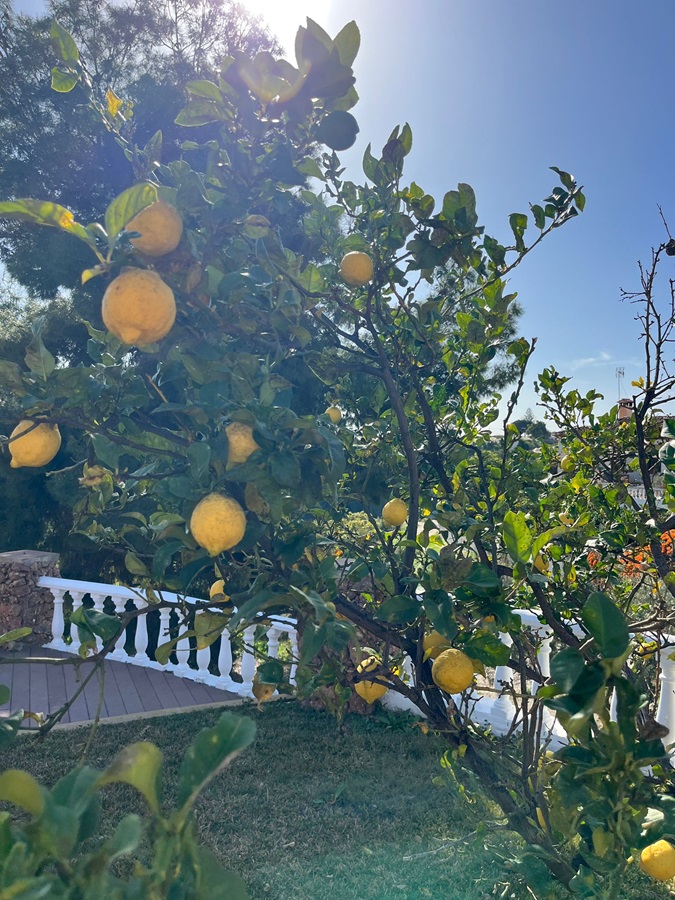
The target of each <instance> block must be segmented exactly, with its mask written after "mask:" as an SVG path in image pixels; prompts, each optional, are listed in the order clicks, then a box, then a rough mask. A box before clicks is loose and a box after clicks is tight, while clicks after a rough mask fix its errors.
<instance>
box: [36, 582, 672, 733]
mask: <svg viewBox="0 0 675 900" xmlns="http://www.w3.org/2000/svg"><path fill="white" fill-rule="evenodd" d="M38 584H39V586H40V587H45V588H48V589H49V590H50V591H51V593H52V596H53V598H54V612H53V616H52V639H51V641H49V643H48V644H46V645H45V646H46V647H49V648H50V649H52V650H58V651H61V652H66V653H75V654H76V653H77V652H78V650H79V647H80V640H79V635H78V631H77V627H76V626H75V625H71V626H70V640H69V641H67V640H66V637H65V615H64V598H65V596H66V594H68V595H69V596H70V598H71V600H72V604H73V611H75V610H77V609H78V608H79V607H80V606H81V605H82V602H83V600H84V598H85V597H87V596H89V597H90V598H91V601H92V604H93V608H94V609H95V610H98V611H99V612H103V610H104V603H105V601H106V599H109V600H111V601H112V604H113V606H114V608H115V612H116V613H118V614H122V613H124V611H125V608H126V604H127V602H128V601H129V600H131V601H132V602H133V604H134V606H135V608H136V609H141V610H144V609H146V608H147V607H152V606H153V604H152V603H148V602H147V601H146V599H145V597H144V595H143V592H142V591H138V590H134V589H131V588H126V587H123V586H121V585H108V584H97V583H93V582H86V581H72V580H68V579H64V578H52V577H43V578H40V579H39V581H38ZM161 596H162V599H164V600H166V601H168V602H170V603H183V604H188V605H194V604H196V603H201V602H203V601H201V600H199V599H196V598H194V597H182V596H179V595H177V594H174V593H170V592H168V591H165V592H162V595H161ZM158 612H159V635H158V644H163V643H165V642H166V641H168V640H169V639H170V637H169V627H170V615H171V611H170V608H169V607H160V609H159V610H158ZM515 612H516V614H517V615H519V616H520V618H521V621H522V623H523V625H524V626H526V627H527V628H528V629H530V630H531V632H532V634H533V636H534V637H535V639H536V640H537V642H538V651H537V657H538V661H539V667H540V669H541V673H542V678H544V679H545V678H547V677H548V676H549V674H550V654H551V643H552V639H553V636H552V633H551V629H550V628H549V626H547V625H545V624H542V623H541V622H540V621H539V615H538V613H537V611H536V610H516V611H515ZM260 624H261V625H262V626H263V627H265V628H266V629H267V655H268V656H269V657H271V658H273V659H276V658H278V654H279V639H280V637H281V636H282V635H286V636H287V637H288V641H289V644H290V655H291V659H290V676H289V677H290V682H291V684H293V683H295V673H296V670H297V659H298V636H297V631H296V627H295V625H296V623H295V621H294V620H293V619H286V618H284V617H275V618H273V619H272V621H271V624H270V621H269V620H261V622H260ZM256 627H257V625H256V624H252V625H250V626H249V627H248V628H246V630H245V631H244V645H245V646H244V650H243V653H242V657H241V663H240V672H241V678H242V682H237V681H235V680H234V679H233V678H232V644H231V638H230V634H229V632H228V631H227V630H225V631H224V632H223V634H222V636H221V640H220V649H219V651H218V671H219V673H220V674H219V675H214V674H212V673H211V672H209V665H210V662H211V648H210V647H207V648H204V649H202V650H198V651H197V653H196V668H192V667H191V666H190V665H189V656H190V645H189V639H187V638H183V639H182V640H181V641H180V642H179V644H178V646H177V647H176V656H177V658H178V663H177V664H175V663H172V662H171V661H169V663H168V664H167V665H166V666H162V665H161V664H160V663H158V662H156V661H155V660H151V659H150V658H149V657H148V624H147V614H146V613H145V612H144V613H143V614H141V615H139V616H137V617H136V629H135V638H134V641H133V647H131V648H130V652H129V653H128V652H127V649H126V645H128V644H129V642H130V634H129V630H128V629H126V630H125V631H123V632H121V633H120V636H119V638H118V640H117V642H116V645H115V647H114V649H113V651H112V652H111V653H110V658H111V659H113V660H117V661H118V662H126V663H130V664H132V665H140V666H145V667H151V668H156V669H160V670H163V671H166V672H172V673H173V674H175V675H178V676H180V677H183V678H190V679H192V680H193V681H200V682H203V683H205V684H209V685H212V686H214V687H217V688H220V689H221V690H225V691H229V692H232V693H236V694H239V695H240V696H243V697H251V696H252V687H253V678H254V676H255V671H256V666H257V662H256V658H255V655H254V653H253V652H252V648H253V641H254V637H255V632H256ZM571 627H572V631H573V632H574V633H575V634H576V635H577V636H583V635H584V632H583V630H582V629H581V628H580V627H579V626H577V625H576V624H574V625H572V626H571ZM501 638H502V640H503V641H504V643H505V644H507V645H509V646H511V644H512V641H511V638H510V636H509V635H508V634H502V635H501ZM97 643H98V646H100V643H101V642H100V641H98V642H97ZM403 668H404V672H407V675H408V678H410V677H411V672H412V663H411V661H410V660H409V659H406V660H405V661H404V665H403ZM514 674H515V673H514V672H513V670H512V669H511V668H510V667H509V666H498V667H497V669H496V670H495V674H494V679H493V687H494V688H495V689H496V690H498V691H501V693H500V694H493V693H491V694H490V696H479V695H478V694H477V693H476V692H475V691H474V694H473V696H472V700H474V701H476V705H475V711H474V717H475V719H476V721H480V722H485V723H488V724H490V725H491V726H492V728H493V729H494V731H495V732H497V733H502V734H503V733H505V732H506V731H508V730H509V729H510V728H511V726H512V724H513V721H514V717H515V716H516V713H517V710H516V706H515V704H514V702H513V700H512V698H511V697H510V696H509V693H508V690H509V686H510V685H512V683H513V678H514ZM660 682H661V691H660V696H659V704H658V709H657V712H656V719H657V721H658V722H659V723H661V724H662V725H665V726H666V727H668V728H670V732H669V735H668V736H667V737H666V738H665V739H664V743H665V744H666V745H668V744H669V743H675V647H672V648H669V649H666V650H664V651H663V653H662V655H661V673H660ZM515 688H516V690H517V691H518V692H520V684H517V685H515ZM530 689H531V690H532V693H533V694H534V693H535V692H536V689H537V684H536V683H535V682H532V683H531V685H530ZM384 702H385V705H386V706H389V707H390V708H392V709H393V708H395V709H408V710H410V711H411V712H414V713H416V714H420V713H419V710H418V709H417V708H416V707H414V706H413V704H412V703H410V702H408V701H407V700H406V698H399V697H398V696H397V695H395V694H394V692H392V691H390V692H389V693H388V694H387V695H385V698H384ZM615 713H616V700H615V699H613V701H612V714H613V715H615ZM543 726H544V731H545V734H544V736H545V737H548V738H550V739H551V740H552V743H553V745H559V744H560V743H562V742H563V741H564V740H565V735H564V731H563V729H562V728H561V727H560V725H559V724H558V723H557V721H556V719H555V716H554V715H553V714H552V713H551V712H550V711H549V710H545V711H544V714H543Z"/></svg>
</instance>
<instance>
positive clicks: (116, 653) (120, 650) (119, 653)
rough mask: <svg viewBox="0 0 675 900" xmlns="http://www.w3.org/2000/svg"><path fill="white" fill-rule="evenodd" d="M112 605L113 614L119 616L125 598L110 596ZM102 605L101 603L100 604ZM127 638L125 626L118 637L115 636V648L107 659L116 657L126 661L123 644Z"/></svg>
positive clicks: (124, 604) (122, 611)
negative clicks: (113, 608)
mask: <svg viewBox="0 0 675 900" xmlns="http://www.w3.org/2000/svg"><path fill="white" fill-rule="evenodd" d="M111 600H112V602H113V605H114V607H115V614H116V615H118V616H121V615H123V614H124V612H125V609H124V607H125V606H126V603H127V601H126V598H125V597H111ZM101 605H102V604H101ZM126 640H127V630H126V628H125V629H124V630H123V631H122V632H120V635H119V637H118V638H117V643H116V644H115V648H114V650H113V651H112V653H111V654H110V655H109V657H108V659H116V660H118V661H119V662H126V661H127V659H128V656H127V651H126V650H125V649H124V645H125V643H126Z"/></svg>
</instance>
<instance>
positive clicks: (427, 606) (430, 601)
mask: <svg viewBox="0 0 675 900" xmlns="http://www.w3.org/2000/svg"><path fill="white" fill-rule="evenodd" d="M423 603H424V610H425V612H426V614H427V616H428V618H429V620H430V621H431V624H432V625H433V626H434V628H435V629H436V631H438V632H439V633H440V634H442V635H443V637H446V638H448V639H449V640H452V639H453V638H454V637H455V635H456V634H457V631H458V628H457V622H456V620H455V610H454V605H453V602H452V598H451V597H450V594H448V592H447V591H441V590H434V591H431V590H430V591H425V592H424V598H423Z"/></svg>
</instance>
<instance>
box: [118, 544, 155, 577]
mask: <svg viewBox="0 0 675 900" xmlns="http://www.w3.org/2000/svg"><path fill="white" fill-rule="evenodd" d="M124 565H125V568H126V569H127V571H128V572H131V574H132V575H142V576H149V575H150V570H149V569H148V567H147V566H146V565H145V563H144V562H143V561H142V560H140V559H139V558H138V556H136V554H135V553H132V551H131V550H128V551H127V553H126V555H125V557H124Z"/></svg>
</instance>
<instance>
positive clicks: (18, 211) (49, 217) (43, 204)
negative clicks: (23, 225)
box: [0, 199, 96, 250]
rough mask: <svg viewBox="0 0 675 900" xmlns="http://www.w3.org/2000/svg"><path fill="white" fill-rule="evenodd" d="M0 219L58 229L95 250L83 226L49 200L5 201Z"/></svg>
mask: <svg viewBox="0 0 675 900" xmlns="http://www.w3.org/2000/svg"><path fill="white" fill-rule="evenodd" d="M0 218H5V219H17V220H18V221H20V222H32V223H33V224H35V225H49V226H52V227H53V228H60V229H61V230H62V231H66V232H68V234H72V235H74V236H75V237H77V238H79V239H80V240H81V241H84V242H85V244H89V246H90V247H91V248H92V249H94V250H96V241H95V240H94V237H93V235H91V234H90V233H89V232H88V231H87V229H86V228H85V227H84V225H80V223H79V222H76V221H75V217H74V216H73V214H72V213H71V212H70V210H69V209H66V208H65V206H59V204H58V203H52V202H51V201H49V200H31V199H23V200H5V201H4V202H2V203H0Z"/></svg>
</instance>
